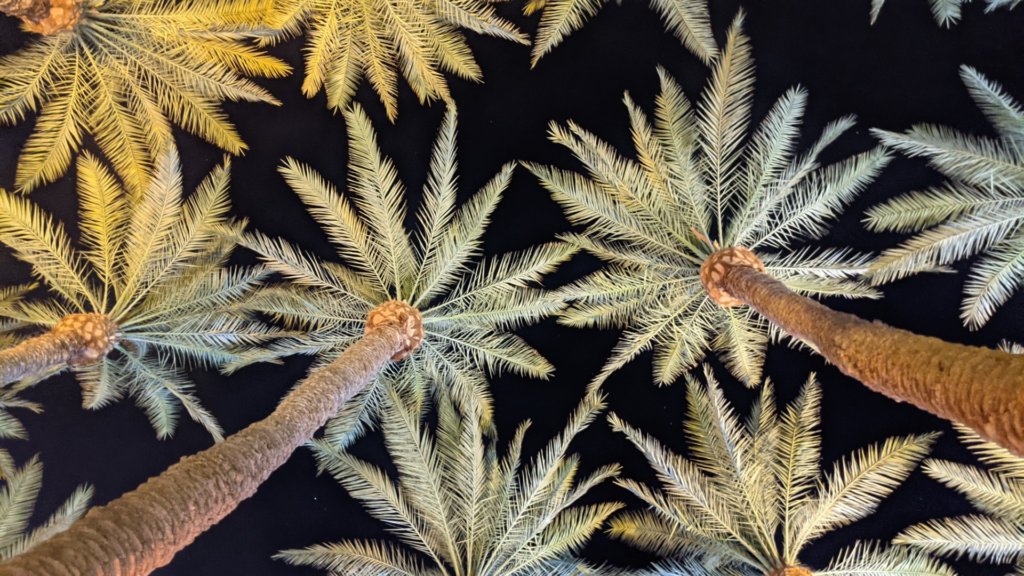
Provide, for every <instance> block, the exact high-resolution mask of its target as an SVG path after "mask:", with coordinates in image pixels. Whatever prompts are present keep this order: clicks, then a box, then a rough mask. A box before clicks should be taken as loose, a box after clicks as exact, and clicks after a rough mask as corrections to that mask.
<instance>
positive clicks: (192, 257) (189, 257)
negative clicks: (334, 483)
mask: <svg viewBox="0 0 1024 576" xmlns="http://www.w3.org/2000/svg"><path fill="white" fill-rule="evenodd" d="M155 170H156V171H155V174H154V178H153V180H152V182H151V183H150V185H149V187H148V189H147V191H146V194H145V195H144V196H142V197H141V198H139V199H137V200H136V199H133V198H132V195H131V194H130V193H129V192H128V191H127V190H125V189H124V188H123V187H122V186H121V185H120V184H119V183H118V180H117V179H116V178H114V176H113V174H112V173H111V172H110V171H109V170H108V169H107V168H106V167H105V166H104V165H103V164H101V163H100V162H99V161H98V160H97V159H96V158H94V157H92V156H91V155H89V154H83V155H82V156H81V157H80V158H79V160H78V175H79V182H78V184H79V186H78V190H79V200H80V211H79V218H80V220H79V228H80V230H81V244H82V249H81V250H78V249H75V248H74V247H72V244H71V241H70V239H69V238H68V237H67V236H66V235H65V233H64V231H63V227H62V226H61V225H60V223H58V222H54V221H53V219H52V218H51V217H50V216H48V215H47V214H45V213H44V212H42V211H41V210H40V209H39V208H38V207H36V206H35V205H34V204H32V203H31V202H29V201H28V200H26V199H24V198H22V197H19V196H15V195H12V194H9V193H6V192H2V191H0V242H2V243H3V244H5V245H7V246H8V247H10V249H11V250H12V251H13V253H14V254H15V256H17V257H18V258H19V259H21V260H24V261H26V262H27V263H29V264H30V265H31V266H32V273H33V275H34V276H36V278H37V279H38V280H39V282H40V283H41V284H44V285H45V286H46V287H47V288H48V289H50V290H52V291H53V292H54V293H56V295H57V298H54V299H51V300H38V299H34V298H30V299H26V300H23V301H18V302H14V303H13V304H10V305H7V306H0V316H2V317H3V318H6V319H9V320H10V321H11V322H14V323H17V326H18V328H19V329H20V330H22V331H24V330H27V329H36V330H38V329H39V328H44V329H51V328H53V327H54V326H56V325H57V324H58V323H59V322H61V320H62V319H63V318H65V317H67V316H69V315H71V314H75V313H92V314H100V315H103V316H105V317H106V318H107V319H109V320H110V321H111V322H113V323H114V324H115V325H116V327H117V331H118V341H117V343H116V345H115V346H114V352H113V353H111V354H109V355H107V356H105V357H102V358H99V359H98V360H97V361H96V362H92V363H84V364H81V365H75V366H70V367H71V368H72V369H73V370H74V371H75V372H76V374H77V376H78V379H79V382H80V383H81V384H82V391H83V394H82V400H83V405H84V407H86V408H100V407H102V406H105V405H107V404H108V403H110V402H112V401H115V400H118V399H120V398H122V397H124V396H131V397H132V398H133V399H134V400H135V401H136V402H137V403H138V404H139V405H140V406H141V407H143V408H144V409H145V411H146V413H147V415H148V416H149V419H150V421H151V422H152V423H153V427H154V428H155V430H156V432H157V435H158V436H159V437H161V438H164V437H168V436H170V435H171V434H172V433H173V432H174V428H175V424H176V421H177V412H178V411H179V410H180V408H182V407H184V408H185V409H186V411H187V412H188V414H189V415H190V416H191V417H192V418H193V419H194V420H196V421H198V422H199V423H200V424H202V425H203V426H204V427H205V428H206V429H207V430H208V431H209V432H210V433H211V434H212V435H213V436H214V438H217V439H219V438H220V436H221V431H220V427H219V426H218V425H217V423H216V420H215V419H214V418H213V417H212V416H211V415H210V414H209V413H208V412H207V411H206V410H205V409H203V408H202V407H201V406H200V405H199V402H198V399H197V398H196V397H195V396H194V395H193V394H192V392H191V391H190V390H191V387H192V386H191V383H190V382H189V380H188V378H187V376H186V375H185V369H186V368H187V367H192V366H206V367H216V366H224V365H227V364H242V363H246V362H251V361H255V360H257V359H258V358H257V357H258V354H256V353H254V352H252V351H251V350H250V349H251V348H253V347H254V346H255V345H258V344H261V343H265V342H267V341H269V340H270V339H272V338H273V337H274V336H275V333H276V332H277V331H276V330H275V329H273V328H271V327H269V326H265V325H263V324H261V323H259V322H257V321H255V320H253V319H252V318H251V316H250V314H249V313H247V312H246V311H245V310H243V309H241V307H240V306H239V303H240V302H241V301H242V300H243V299H244V298H246V297H247V296H249V294H250V293H251V292H252V291H253V290H254V289H255V288H256V287H257V286H259V285H260V284H261V283H262V281H263V279H264V277H265V276H266V275H267V271H266V270H265V269H264V268H262V267H254V268H246V269H236V268H228V267H226V261H227V258H228V256H229V254H230V252H231V251H232V249H233V247H234V243H233V241H232V240H231V239H230V238H229V236H231V235H234V234H235V232H234V231H233V228H234V227H237V225H236V224H233V223H231V222H230V220H229V219H228V214H227V212H228V180H229V176H230V175H229V172H230V171H229V165H228V164H227V163H225V164H224V165H223V166H220V167H218V168H216V169H215V170H214V171H213V172H212V173H211V174H210V175H209V176H207V178H206V179H205V180H203V182H202V183H201V184H200V185H199V187H198V188H197V189H196V191H195V192H194V193H193V194H192V195H191V196H189V197H188V199H187V200H185V199H183V190H182V186H181V174H180V166H179V165H178V159H177V156H176V155H175V154H174V153H171V152H168V153H166V154H165V155H164V156H163V157H161V159H160V160H159V161H158V164H157V166H156V169H155ZM68 367H69V366H68V365H66V364H63V363H62V364H60V365H58V366H50V367H47V372H46V373H45V374H44V375H49V374H51V373H53V372H56V371H60V370H63V369H65V368H68ZM24 385H25V383H24V382H23V383H22V384H21V387H24Z"/></svg>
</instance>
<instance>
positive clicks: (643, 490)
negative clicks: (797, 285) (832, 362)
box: [609, 369, 952, 576]
mask: <svg viewBox="0 0 1024 576" xmlns="http://www.w3.org/2000/svg"><path fill="white" fill-rule="evenodd" d="M705 373H706V379H707V381H708V385H707V387H706V388H705V387H704V386H703V385H701V384H700V383H699V382H697V381H696V379H691V380H690V381H689V382H688V386H687V414H686V418H685V420H684V428H685V430H686V432H687V435H688V437H689V438H690V441H691V450H690V455H689V456H688V457H685V458H684V457H683V456H680V455H678V454H675V453H673V452H672V451H670V450H668V449H667V448H665V447H664V446H662V445H661V444H660V443H659V442H658V441H657V440H656V439H654V438H651V437H650V436H647V435H645V434H644V433H643V432H641V431H639V430H637V429H635V428H633V427H631V426H629V425H628V424H626V423H625V422H623V421H622V420H620V419H619V418H618V417H616V416H615V415H611V416H609V420H610V421H611V423H612V427H613V428H614V429H615V430H617V431H620V432H623V433H624V434H625V435H626V437H627V438H628V439H629V440H630V441H631V442H632V443H633V444H634V445H635V446H636V447H637V448H638V449H640V451H641V452H643V454H644V456H646V457H647V461H648V462H649V463H650V465H651V466H652V467H653V468H654V470H655V472H656V473H657V475H658V479H659V481H660V482H661V484H662V489H661V490H657V489H654V488H649V487H647V486H645V485H643V484H640V483H638V482H634V481H631V480H620V481H618V484H619V485H620V486H622V487H624V488H626V489H627V490H629V491H630V492H632V493H633V494H634V495H636V496H637V497H638V498H640V499H641V500H642V501H644V502H645V503H646V504H647V505H648V506H649V507H650V510H649V511H646V512H641V513H634V514H625V515H619V516H617V517H616V518H613V519H612V521H611V528H610V533H611V534H612V535H613V536H615V537H618V538H622V539H623V540H625V541H627V542H629V543H632V544H634V545H636V546H638V547H640V548H642V549H644V550H647V551H649V552H655V553H658V554H660V555H666V556H669V557H677V558H679V559H683V558H691V559H694V558H696V559H700V561H701V562H702V563H703V564H704V565H705V566H707V567H712V566H716V565H717V563H719V562H724V563H725V564H726V565H733V566H739V567H745V569H749V570H751V571H753V572H755V573H760V574H769V573H781V569H782V568H783V567H786V566H800V565H801V564H800V560H799V554H800V551H801V549H802V548H803V547H804V546H805V545H806V544H808V543H809V542H810V541H811V540H813V539H814V538H817V537H818V536H820V535H822V534H824V533H825V532H828V531H831V530H833V529H836V528H839V527H841V526H845V525H847V524H849V523H851V522H854V521H856V520H858V519H861V518H863V517H864V516H866V515H867V514H870V513H871V512H872V511H873V510H874V508H875V506H876V505H877V504H878V502H879V501H880V500H881V499H882V498H884V497H886V496H887V495H888V494H889V493H891V492H892V490H893V489H895V487H896V486H898V484H899V483H900V482H902V481H903V480H904V479H905V478H906V477H907V475H909V473H910V471H911V470H912V469H913V468H914V467H915V466H916V465H917V463H918V462H919V461H920V460H921V459H922V458H924V456H925V455H926V454H927V452H928V449H929V447H930V446H931V442H932V440H933V439H934V435H923V436H916V437H908V438H897V439H890V440H888V441H886V442H885V443H883V444H882V445H881V446H873V447H870V448H867V449H865V450H861V451H858V452H856V453H854V454H853V455H852V456H850V457H847V458H845V459H844V460H843V461H841V462H839V463H837V464H836V466H835V468H834V470H833V472H832V473H831V474H829V475H826V476H824V477H823V476H822V475H821V472H820V471H819V464H820V462H819V458H820V454H821V441H820V432H819V430H818V425H819V414H818V411H819V405H820V398H821V388H820V386H818V384H817V382H816V381H815V380H814V377H813V376H812V377H811V378H810V379H809V380H808V382H807V384H806V385H805V386H804V388H803V389H802V390H801V392H800V394H799V396H798V397H797V399H796V400H795V401H794V402H793V404H791V405H790V406H789V407H787V408H786V409H785V410H783V411H782V412H781V413H779V412H778V411H777V410H776V409H775V406H774V402H775V399H774V394H773V393H772V391H771V384H770V383H767V382H766V383H765V384H764V387H763V388H762V394H761V397H760V398H759V399H758V401H757V402H755V404H754V407H753V409H752V413H751V416H750V418H749V419H747V420H746V421H745V422H743V421H741V420H740V419H739V418H738V416H737V415H736V414H735V413H734V412H733V410H732V408H731V407H730V406H729V405H728V402H727V401H726V400H725V398H724V396H723V394H722V391H721V389H720V388H719V386H718V384H717V382H715V379H714V377H713V375H712V373H711V371H710V369H706V370H705ZM904 568H915V569H918V570H919V571H918V572H909V573H913V574H934V575H943V576H949V575H951V574H952V573H951V572H950V571H949V569H948V568H947V567H945V566H943V565H942V564H941V563H938V562H934V561H929V560H927V559H926V557H924V556H923V555H920V554H917V553H913V552H908V551H906V550H900V549H889V550H886V549H883V548H877V547H873V546H867V545H858V546H855V547H854V548H853V549H851V550H848V551H846V552H843V553H840V555H839V556H838V557H837V558H836V559H835V560H834V561H833V562H832V563H831V564H830V566H829V567H828V568H826V569H825V571H824V572H818V571H816V572H815V573H816V574H817V573H825V574H835V575H839V574H851V575H852V574H872V575H883V574H884V575H892V576H895V575H897V574H906V573H908V572H904V571H902V569H904ZM830 570H831V572H830ZM857 570H861V572H858V571H857Z"/></svg>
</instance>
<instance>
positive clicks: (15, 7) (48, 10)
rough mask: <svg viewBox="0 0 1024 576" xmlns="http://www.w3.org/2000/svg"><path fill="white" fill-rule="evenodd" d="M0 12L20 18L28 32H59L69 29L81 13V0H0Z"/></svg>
mask: <svg viewBox="0 0 1024 576" xmlns="http://www.w3.org/2000/svg"><path fill="white" fill-rule="evenodd" d="M0 12H3V13H4V14H7V15H9V16H14V17H15V18H20V19H21V22H22V23H23V24H24V26H25V28H26V29H27V30H28V31H29V32H35V33H36V34H44V35H49V34H59V33H61V32H64V31H67V30H71V29H72V28H74V27H75V24H78V19H79V18H80V17H81V15H82V2H81V0H0Z"/></svg>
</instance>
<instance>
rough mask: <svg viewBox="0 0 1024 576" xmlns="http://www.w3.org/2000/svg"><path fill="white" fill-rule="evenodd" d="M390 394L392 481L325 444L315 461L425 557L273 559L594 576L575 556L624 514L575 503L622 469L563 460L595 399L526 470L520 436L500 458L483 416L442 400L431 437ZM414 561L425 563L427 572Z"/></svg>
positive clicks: (386, 413) (362, 567)
mask: <svg viewBox="0 0 1024 576" xmlns="http://www.w3.org/2000/svg"><path fill="white" fill-rule="evenodd" d="M387 394H388V398H387V400H385V402H384V408H383V413H382V419H383V424H382V427H383V431H384V438H385V442H386V445H387V448H388V452H389V453H390V454H391V458H392V460H393V462H394V465H395V467H396V468H397V470H398V476H397V478H395V479H392V478H391V477H389V476H388V474H386V473H385V472H384V471H382V470H380V469H378V468H376V467H374V466H372V465H370V464H368V463H366V462H362V461H360V460H358V459H356V458H354V457H352V456H350V455H348V454H346V453H344V452H343V451H342V450H340V449H339V448H338V447H337V446H336V445H332V444H331V443H329V442H325V441H317V442H316V443H315V446H314V452H315V454H316V457H317V461H318V463H319V465H320V467H321V468H322V469H325V470H327V471H329V472H330V473H331V474H332V475H333V476H334V477H335V478H336V479H337V480H338V481H339V482H340V483H341V484H342V486H344V487H345V488H346V489H347V490H348V491H349V493H350V494H351V495H352V496H353V497H354V498H356V499H357V500H359V501H360V502H361V503H363V505H364V506H365V507H366V509H367V511H368V512H369V513H370V514H371V515H373V516H374V517H376V518H377V519H378V520H380V521H382V522H384V523H385V524H387V525H388V530H389V531H390V532H392V533H393V534H395V535H396V536H397V537H398V538H399V540H401V541H402V543H403V544H404V545H406V546H408V547H410V548H412V549H413V550H415V551H417V552H419V554H417V555H414V554H410V553H408V552H406V551H404V550H403V549H402V547H400V546H396V545H393V544H387V543H382V542H373V541H359V540H350V541H343V542H339V543H335V544H321V545H316V546H311V547H309V548H305V549H302V550H286V551H283V552H281V553H279V554H278V555H277V558H281V559H283V560H285V561H286V562H288V563H290V564H296V565H303V566H313V567H316V568H320V569H325V570H329V571H332V572H338V573H345V574H367V575H369V574H403V575H404V574H410V575H411V574H416V575H423V574H453V573H454V574H466V575H470V574H472V575H476V576H487V575H493V576H499V575H500V576H506V575H520V576H525V575H528V574H531V575H532V574H565V575H570V574H580V573H582V572H581V570H583V569H589V568H588V567H586V566H585V565H584V564H583V563H582V562H581V561H579V560H575V559H574V558H573V557H572V555H573V553H574V552H575V551H577V550H578V549H579V548H581V547H582V546H583V545H584V544H585V543H586V541H587V540H588V539H589V538H590V536H591V535H592V534H593V533H594V532H595V531H596V530H598V529H599V528H600V526H601V525H602V524H603V523H604V521H605V519H606V518H608V516H610V515H611V514H613V513H614V512H615V511H616V510H618V509H619V508H620V507H621V504H618V503H599V504H587V505H582V504H579V503H578V500H579V499H580V498H581V497H582V496H584V495H585V494H586V493H587V492H589V491H590V489H591V488H593V487H594V486H596V485H597V484H600V483H601V482H603V481H605V480H606V479H608V478H613V477H615V476H616V475H617V474H618V466H606V467H602V468H599V469H597V470H596V471H594V472H592V473H591V474H589V475H587V476H586V477H579V474H578V468H579V460H578V458H577V457H575V456H567V455H566V454H567V450H568V445H569V443H570V442H571V441H572V439H573V437H574V436H575V435H576V434H578V433H579V432H580V431H581V430H582V429H584V428H585V427H586V426H587V425H589V424H590V422H592V421H593V419H594V417H595V416H596V415H597V413H598V412H599V411H600V410H601V409H602V408H603V407H604V404H603V401H602V400H601V398H600V397H599V396H597V395H594V394H591V395H589V396H587V398H585V399H584V401H583V403H582V404H581V405H580V406H579V407H578V408H577V409H576V411H575V412H574V413H573V414H572V416H571V417H570V418H569V423H568V425H567V426H566V428H565V431H564V432H563V433H562V434H561V435H560V436H558V437H556V438H555V439H553V440H552V441H551V442H550V443H549V444H548V446H547V447H546V448H545V449H544V450H543V451H542V452H541V453H540V454H539V455H538V456H537V457H536V458H535V459H534V460H533V461H532V462H531V463H530V464H529V465H528V466H526V467H525V468H524V467H522V465H521V463H520V447H521V445H522V440H523V433H524V432H525V430H526V426H525V425H524V426H521V427H520V429H519V431H518V432H517V433H516V437H515V439H514V440H513V442H512V444H511V446H510V447H509V451H508V453H507V454H506V455H505V456H504V457H499V456H498V454H497V439H495V438H493V437H491V436H492V434H491V432H489V431H488V428H489V427H490V425H489V424H486V423H485V422H484V420H483V412H482V409H481V406H479V405H477V404H474V403H472V402H470V403H468V404H461V405H459V406H456V403H455V402H454V401H453V398H451V396H450V395H449V393H448V392H447V389H443V391H442V392H441V393H440V397H439V399H438V402H437V417H438V419H437V425H436V427H435V428H434V430H433V431H432V432H431V431H430V430H428V429H426V428H425V427H424V426H423V425H422V424H421V421H422V413H421V409H420V407H419V406H414V405H409V404H407V403H406V401H405V400H404V399H403V398H402V397H401V395H400V394H399V393H398V392H396V391H395V389H393V388H391V389H389V390H388V392H387ZM419 558H427V559H428V560H427V565H424V564H423V563H421V561H420V560H419Z"/></svg>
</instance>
